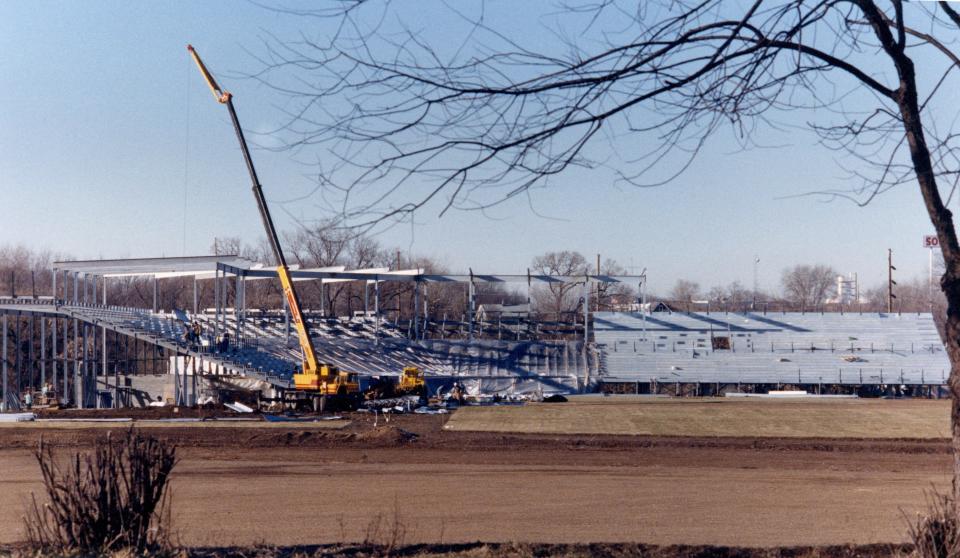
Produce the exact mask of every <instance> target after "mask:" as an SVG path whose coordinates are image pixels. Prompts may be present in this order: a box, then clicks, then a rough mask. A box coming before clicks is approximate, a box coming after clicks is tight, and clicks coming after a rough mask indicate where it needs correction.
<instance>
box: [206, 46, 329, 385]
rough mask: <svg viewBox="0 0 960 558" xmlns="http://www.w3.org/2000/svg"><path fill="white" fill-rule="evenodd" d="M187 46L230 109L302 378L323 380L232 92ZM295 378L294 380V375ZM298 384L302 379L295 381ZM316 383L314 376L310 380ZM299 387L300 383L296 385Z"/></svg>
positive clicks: (214, 94)
mask: <svg viewBox="0 0 960 558" xmlns="http://www.w3.org/2000/svg"><path fill="white" fill-rule="evenodd" d="M187 50H188V51H190V56H192V57H193V61H194V62H195V63H196V64H197V67H198V68H199V69H200V73H201V74H203V78H204V79H205V80H206V82H207V85H209V86H210V91H212V92H213V96H214V97H215V98H216V99H217V101H218V102H219V103H221V104H224V105H227V110H228V111H229V112H230V120H231V121H232V122H233V129H234V131H235V132H236V133H237V141H239V142H240V151H241V152H242V153H243V159H244V161H245V162H246V163H247V172H249V173H250V181H251V182H252V183H253V196H254V197H255V198H256V199H257V207H258V208H259V209H260V218H261V219H262V220H263V228H264V229H266V231H267V239H268V240H269V242H270V247H271V248H273V255H274V257H275V258H276V260H277V275H279V276H280V284H281V285H282V287H283V296H284V298H286V300H287V307H288V308H289V309H290V320H291V321H292V322H293V324H294V327H296V330H297V337H298V338H299V340H300V348H301V350H302V351H303V366H302V369H301V371H300V374H299V375H300V376H301V378H304V377H307V378H319V375H322V376H324V378H322V380H326V378H325V376H326V375H327V374H326V372H327V369H328V367H326V366H324V367H322V368H321V366H320V365H319V363H318V362H317V353H316V351H315V350H314V348H313V340H312V339H311V338H310V330H309V328H308V326H307V322H306V320H304V319H303V313H302V312H301V310H300V298H299V297H298V296H297V291H296V289H294V287H293V280H292V279H291V277H290V268H289V267H287V260H286V258H284V256H283V248H282V247H281V246H280V239H279V237H278V236H277V230H276V228H275V227H274V226H273V219H272V218H271V217H270V209H269V208H268V207H267V200H266V198H264V196H263V188H262V187H261V186H260V179H259V178H258V177H257V170H256V168H254V166H253V159H252V158H251V157H250V149H249V148H248V147H247V140H246V139H245V138H244V137H243V129H242V128H241V127H240V120H239V119H238V118H237V111H236V110H235V109H234V108H233V95H231V94H230V93H229V92H227V91H224V90H223V89H221V88H220V86H219V85H218V84H217V80H215V79H214V78H213V75H212V74H211V73H210V72H209V70H207V67H206V66H205V65H204V64H203V61H202V60H200V55H199V54H198V53H197V51H196V49H194V48H193V47H192V46H190V45H187ZM294 379H295V381H296V380H297V378H296V376H295V378H294ZM296 383H297V384H300V383H301V382H299V381H297V382H296ZM312 383H313V384H316V383H317V381H316V380H315V381H314V382H312ZM298 387H299V385H298ZM312 387H319V385H313V386H312Z"/></svg>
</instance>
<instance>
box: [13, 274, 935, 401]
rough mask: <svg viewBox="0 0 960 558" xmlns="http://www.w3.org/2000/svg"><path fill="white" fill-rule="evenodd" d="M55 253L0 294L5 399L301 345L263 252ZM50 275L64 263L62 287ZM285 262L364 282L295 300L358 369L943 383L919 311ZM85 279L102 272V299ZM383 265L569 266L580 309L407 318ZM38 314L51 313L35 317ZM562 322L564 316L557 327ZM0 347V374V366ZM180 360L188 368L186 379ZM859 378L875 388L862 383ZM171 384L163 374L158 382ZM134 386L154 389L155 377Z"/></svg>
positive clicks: (232, 373)
mask: <svg viewBox="0 0 960 558" xmlns="http://www.w3.org/2000/svg"><path fill="white" fill-rule="evenodd" d="M55 265H56V266H57V267H56V269H55V270H54V272H53V277H54V287H53V293H52V294H51V296H45V297H39V296H32V297H27V298H23V297H21V298H16V297H9V298H6V299H0V315H2V316H3V319H4V320H7V318H10V317H12V318H13V319H14V320H16V322H17V323H18V324H19V323H20V322H21V321H22V320H23V319H24V318H23V316H27V315H29V316H31V317H30V318H29V320H30V324H31V325H30V326H29V327H27V328H26V329H27V331H28V333H27V335H30V336H32V335H35V334H36V333H37V329H35V328H34V327H33V325H32V324H33V320H34V319H37V321H39V326H40V327H39V339H32V340H28V341H29V342H28V343H27V345H28V346H30V347H32V349H30V351H28V352H23V351H21V350H20V347H21V346H23V343H21V341H22V339H20V337H19V336H20V335H21V334H20V331H21V329H20V326H19V325H17V326H16V327H15V328H13V329H12V331H13V332H14V334H15V335H16V336H17V339H16V342H14V343H12V344H11V345H10V346H9V347H8V343H7V338H6V336H5V337H4V339H3V350H4V351H7V350H9V351H11V352H12V353H13V354H11V358H10V359H9V362H10V363H12V364H13V365H14V366H15V367H16V371H15V372H16V373H15V375H14V376H13V378H14V379H15V382H14V385H12V386H10V389H9V390H7V385H6V383H4V393H5V394H6V395H4V396H3V397H2V398H0V400H2V401H3V402H4V403H5V405H7V406H8V407H13V406H16V404H17V397H16V395H12V394H15V393H21V394H22V390H21V383H22V381H23V382H26V383H27V384H28V385H30V384H32V385H34V386H37V385H44V386H46V385H47V384H52V386H53V389H54V391H55V393H56V394H57V397H58V398H59V399H60V400H61V401H62V402H64V403H66V404H79V405H81V406H94V405H100V404H101V399H102V396H103V392H104V391H105V390H106V391H110V390H112V400H113V402H116V401H118V400H121V399H123V398H124V397H123V394H122V393H121V391H122V389H121V388H122V386H124V385H131V384H130V383H129V382H130V380H131V376H133V377H136V376H137V375H140V374H143V373H144V372H146V373H147V374H158V373H159V374H163V375H167V376H171V378H169V379H168V380H167V383H170V384H171V385H172V397H173V399H174V400H175V401H176V402H178V403H180V404H190V403H192V402H195V401H196V396H197V388H196V379H197V378H196V376H197V375H201V376H205V377H207V379H208V380H211V381H214V379H215V378H216V381H217V382H225V383H228V384H231V385H234V386H239V387H243V388H245V389H255V390H260V391H262V392H265V393H274V394H275V393H276V392H277V391H282V390H284V389H290V387H291V380H292V375H293V372H294V370H295V369H296V368H297V366H298V365H299V363H300V360H301V355H300V349H299V344H298V342H297V339H296V335H295V334H293V332H292V329H291V324H290V322H289V314H288V313H287V312H285V311H284V310H283V309H272V310H271V309H251V308H247V307H246V305H245V291H246V287H245V283H246V281H250V280H258V279H268V278H270V277H271V276H273V277H275V271H273V270H270V269H269V268H268V267H266V266H264V265H262V264H258V263H255V262H251V261H248V260H244V259H242V258H237V257H235V256H206V257H196V258H155V259H146V260H109V261H87V262H57V264H55ZM58 276H60V277H62V278H63V280H62V282H60V283H59V287H60V288H59V289H58V288H57V287H58V285H57V282H56V278H57V277H58ZM131 276H137V277H144V276H145V277H147V278H148V279H149V278H152V280H153V284H154V308H152V309H148V308H130V307H121V306H115V305H109V304H107V301H106V296H107V289H106V286H105V285H106V283H107V281H108V280H113V279H114V278H117V277H120V278H122V277H131ZM170 277H193V281H194V285H195V290H194V308H193V309H192V311H187V310H185V309H176V310H172V311H171V310H168V311H164V310H161V309H160V308H158V307H157V302H156V301H157V295H156V293H157V287H156V285H157V283H158V281H160V280H161V279H165V278H170ZM293 277H294V280H295V281H314V280H318V281H321V282H322V281H328V282H337V281H363V282H366V283H367V284H368V285H370V284H372V285H373V286H374V287H375V288H374V289H373V290H374V292H375V302H374V310H373V311H371V310H370V309H369V308H367V307H366V305H365V307H364V310H363V311H358V312H355V313H354V315H353V316H349V317H329V316H327V315H325V314H324V313H323V312H319V313H317V312H310V311H307V312H306V313H305V316H306V319H307V321H308V323H309V325H310V330H311V334H312V335H313V340H314V343H315V347H316V350H317V356H318V358H319V359H320V360H321V361H322V362H327V363H330V364H333V365H336V366H339V367H340V368H341V369H344V370H349V371H353V372H357V373H359V374H360V375H361V382H362V383H363V382H366V381H368V379H369V378H370V377H371V376H383V375H397V374H399V373H400V371H401V370H402V369H403V368H404V367H405V366H417V367H419V368H420V369H421V370H423V371H424V372H425V374H426V377H427V381H428V385H429V387H430V389H431V391H435V390H436V389H438V388H442V387H444V386H448V385H450V384H452V383H453V382H454V381H459V382H461V383H464V384H466V386H467V389H468V392H470V393H473V394H488V395H493V394H500V395H509V394H528V393H532V392H538V393H541V392H542V393H557V392H559V393H582V392H589V391H595V390H597V389H598V388H599V389H604V390H608V391H609V390H611V389H610V388H616V389H613V391H635V392H663V391H667V392H672V393H676V394H680V393H691V392H692V393H719V392H723V391H741V390H742V391H766V390H768V389H776V388H777V387H781V386H800V387H802V388H809V387H811V386H816V388H815V389H820V390H822V389H833V390H837V389H838V388H840V390H844V389H846V391H859V392H860V393H883V392H884V390H887V389H888V388H889V387H890V386H894V389H895V390H899V391H901V392H902V391H904V390H903V389H902V388H900V386H914V387H918V386H919V387H921V388H923V387H926V388H930V387H933V386H942V385H944V384H945V382H946V379H947V376H948V375H949V362H948V359H947V356H946V353H945V350H944V347H943V344H942V343H941V341H940V337H939V335H938V333H937V330H936V327H935V325H934V322H933V319H932V316H931V315H930V314H904V315H899V314H876V313H872V314H861V313H842V312H838V313H797V312H766V311H756V312H740V313H734V312H730V313H726V312H673V311H670V309H669V308H668V307H666V306H664V305H657V306H655V307H654V306H649V307H646V308H645V311H644V312H589V311H588V310H586V309H588V308H590V304H589V298H588V297H589V293H590V288H583V283H584V281H585V280H586V282H587V285H590V284H591V283H604V282H606V283H611V282H624V281H633V280H635V279H636V278H635V277H608V276H587V277H557V276H537V275H529V274H528V275H517V276H508V275H475V274H472V273H471V274H469V275H429V274H425V273H423V272H422V270H400V271H387V270H384V269H382V268H378V269H373V270H352V271H349V270H345V269H343V268H323V269H314V270H294V271H293ZM88 280H89V281H88ZM210 280H212V281H214V282H215V297H214V298H215V301H216V306H215V307H213V308H209V309H200V308H198V307H197V296H196V292H197V291H196V284H197V282H198V281H210ZM71 281H72V285H71ZM98 281H99V284H100V285H101V286H102V287H103V289H102V295H101V296H100V297H99V299H98V296H97V288H96V285H97V283H98ZM387 281H408V282H413V283H414V292H415V293H416V292H419V289H420V287H421V286H422V285H425V284H427V283H431V282H435V283H449V282H466V283H467V284H468V286H469V289H468V293H469V296H470V303H469V307H470V308H471V309H475V308H476V306H475V305H474V300H473V293H474V287H473V283H474V282H508V281H516V282H521V283H526V284H527V286H528V288H529V286H530V284H531V283H533V282H543V283H556V282H558V281H560V282H574V283H579V284H580V285H581V293H582V294H583V295H584V302H585V304H583V305H582V308H584V309H585V310H584V315H583V316H582V317H581V320H580V325H579V326H577V325H576V324H575V323H569V322H568V323H566V324H560V323H559V322H558V323H557V324H554V325H553V326H552V327H550V328H549V329H548V328H542V327H541V326H542V325H543V324H541V323H534V320H531V319H529V318H528V317H524V316H517V317H513V318H515V319H512V320H507V321H505V320H504V319H503V316H502V315H498V316H496V321H494V320H493V319H489V318H490V316H489V315H488V312H476V311H471V312H469V313H468V314H466V318H468V321H466V322H456V321H453V322H448V321H447V320H446V319H443V320H435V319H431V317H429V316H427V315H426V314H425V313H424V315H423V316H422V317H421V313H420V312H419V311H417V308H416V304H417V300H418V298H416V297H415V298H414V299H413V301H414V309H413V310H414V312H413V313H412V315H413V316H417V318H416V319H414V320H411V321H410V323H398V322H397V321H393V322H391V321H388V320H386V319H385V316H384V315H383V314H381V312H380V310H379V301H378V299H377V298H376V297H379V283H381V282H387ZM228 282H229V283H230V284H231V285H232V286H233V292H234V296H233V297H232V299H233V301H232V302H233V304H232V305H228V304H227V297H226V296H225V293H226V291H227V289H226V285H227V283H228ZM71 287H72V288H71ZM88 287H89V288H88ZM208 292H209V291H208ZM477 314H479V320H478V321H475V318H476V317H478V316H477ZM485 319H486V321H484V320H485ZM394 320H396V318H394ZM193 322H199V323H200V324H201V326H202V331H203V334H202V335H201V338H200V339H199V340H188V336H186V335H185V333H186V328H187V326H188V324H191V323H193ZM5 323H6V322H5ZM584 324H585V325H584ZM45 326H49V327H48V328H47V329H46V330H45V329H44V328H45ZM562 327H567V328H569V331H567V332H565V333H562V334H560V335H558V334H557V332H558V331H560V328H562ZM591 330H592V337H591V336H590V333H591ZM5 331H6V329H5ZM45 331H46V333H44V332H45ZM544 331H547V332H549V333H546V334H543V333H542V332H544ZM225 333H229V334H230V335H229V336H230V343H229V347H227V348H225V347H224V346H223V345H222V344H220V343H219V342H218V341H219V340H222V339H223V337H224V334H225ZM585 336H586V340H585V339H584V337H585ZM547 337H560V339H549V340H548V339H547ZM45 343H47V344H45ZM131 343H132V344H133V346H134V350H133V353H134V354H137V355H140V356H135V357H134V358H133V359H132V360H131V358H130V350H129V345H130V344H131ZM145 347H146V350H144V348H145ZM151 347H152V349H151ZM138 350H139V352H138ZM144 353H147V355H146V356H144ZM5 354H6V353H5ZM144 361H146V362H147V364H149V366H146V365H144V364H143V363H144ZM7 362H8V361H7V360H4V364H3V366H4V368H3V371H2V376H3V377H4V378H8V374H7ZM188 363H189V364H188ZM111 375H112V376H113V377H112V379H111ZM188 375H190V376H192V379H191V380H190V381H191V382H193V384H194V385H193V394H192V395H189V391H190V386H188V381H187V376H188ZM21 380H22V381H21ZM38 380H39V381H38ZM47 380H52V382H48V381H47ZM670 386H673V388H672V390H671V389H670ZM683 386H687V387H686V388H684V387H683ZM689 386H696V388H695V390H690V389H689ZM864 386H867V387H870V388H871V389H872V390H873V391H864V390H863V389H861V388H863V387H864ZM168 387H169V386H167V387H163V390H164V391H163V394H164V396H167V395H166V394H167V393H168V389H167V388H168ZM921 391H922V389H921ZM145 395H149V397H150V398H151V399H155V398H156V397H157V396H158V394H157V393H156V391H154V392H153V393H149V394H145ZM125 400H126V401H129V400H130V398H129V397H127V398H126V399H125ZM113 402H111V404H116V403H113Z"/></svg>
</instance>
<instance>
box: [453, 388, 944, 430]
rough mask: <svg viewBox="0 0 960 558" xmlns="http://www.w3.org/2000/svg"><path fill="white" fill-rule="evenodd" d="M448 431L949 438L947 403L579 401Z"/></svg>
mask: <svg viewBox="0 0 960 558" xmlns="http://www.w3.org/2000/svg"><path fill="white" fill-rule="evenodd" d="M446 427H447V429H449V430H460V431H467V430H469V431H481V432H536V433H540V434H635V435H637V434H638V435H649V436H736V437H774V438H779V437H789V438H811V437H829V438H948V437H949V436H950V402H949V401H948V400H945V399H941V400H930V399H897V400H889V399H807V398H798V399H752V398H751V399H748V398H712V399H672V398H671V399H659V398H635V397H630V396H626V397H606V398H603V397H585V398H575V401H571V402H570V403H566V404H550V403H543V404H531V405H525V406H523V407H468V408H465V409H463V411H462V412H459V413H457V414H456V416H455V417H453V419H452V420H451V421H450V422H449V423H448V424H447V426H446Z"/></svg>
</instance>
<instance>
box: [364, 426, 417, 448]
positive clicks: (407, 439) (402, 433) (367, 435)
mask: <svg viewBox="0 0 960 558" xmlns="http://www.w3.org/2000/svg"><path fill="white" fill-rule="evenodd" d="M352 436H353V439H354V440H356V441H357V442H360V443H361V444H363V445H370V446H372V447H398V446H405V445H407V444H410V443H412V442H415V441H416V440H417V438H419V436H418V435H416V434H414V433H413V432H409V431H407V430H404V429H402V428H398V427H396V426H378V427H376V428H372V429H370V430H365V431H363V432H358V433H356V434H353V435H352Z"/></svg>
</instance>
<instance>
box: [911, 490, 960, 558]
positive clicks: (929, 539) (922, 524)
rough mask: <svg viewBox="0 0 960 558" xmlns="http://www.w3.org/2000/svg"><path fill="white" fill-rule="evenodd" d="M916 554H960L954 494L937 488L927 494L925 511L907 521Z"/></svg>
mask: <svg viewBox="0 0 960 558" xmlns="http://www.w3.org/2000/svg"><path fill="white" fill-rule="evenodd" d="M908 524H909V531H908V533H909V535H910V539H911V540H912V541H913V546H914V551H913V556H915V557H917V558H955V557H960V521H958V517H957V512H956V507H955V506H954V501H953V498H952V497H951V496H949V495H947V494H940V493H939V492H937V491H936V490H933V491H931V492H930V493H929V494H928V496H927V510H926V513H918V514H917V517H916V519H915V520H914V521H908Z"/></svg>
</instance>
